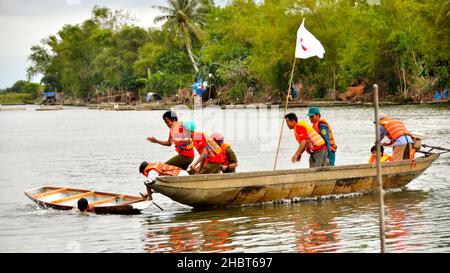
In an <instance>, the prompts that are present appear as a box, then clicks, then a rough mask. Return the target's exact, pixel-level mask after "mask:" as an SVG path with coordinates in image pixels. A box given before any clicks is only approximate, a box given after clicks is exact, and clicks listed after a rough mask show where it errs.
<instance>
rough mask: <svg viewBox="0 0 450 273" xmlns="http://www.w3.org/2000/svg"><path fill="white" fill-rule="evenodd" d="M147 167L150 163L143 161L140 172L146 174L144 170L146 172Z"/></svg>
mask: <svg viewBox="0 0 450 273" xmlns="http://www.w3.org/2000/svg"><path fill="white" fill-rule="evenodd" d="M147 166H148V162H147V161H142V163H141V166H139V172H140V173H144V170H145V168H147Z"/></svg>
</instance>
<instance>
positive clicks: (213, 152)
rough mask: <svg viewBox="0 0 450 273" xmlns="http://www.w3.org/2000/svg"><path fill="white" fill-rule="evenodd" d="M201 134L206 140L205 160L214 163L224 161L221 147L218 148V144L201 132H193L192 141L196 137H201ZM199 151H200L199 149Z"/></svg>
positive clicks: (196, 138)
mask: <svg viewBox="0 0 450 273" xmlns="http://www.w3.org/2000/svg"><path fill="white" fill-rule="evenodd" d="M200 134H203V136H204V138H205V140H206V146H205V149H206V158H205V161H206V162H214V163H223V161H224V152H223V151H222V148H220V146H219V144H217V143H216V142H215V141H214V140H213V139H212V138H210V137H209V136H208V135H206V134H205V133H202V132H195V135H194V142H195V141H196V140H198V139H201V137H202V136H201V135H200ZM199 152H200V151H199Z"/></svg>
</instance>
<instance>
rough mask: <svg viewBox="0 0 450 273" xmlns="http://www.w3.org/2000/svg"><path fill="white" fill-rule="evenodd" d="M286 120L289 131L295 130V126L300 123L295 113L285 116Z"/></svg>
mask: <svg viewBox="0 0 450 273" xmlns="http://www.w3.org/2000/svg"><path fill="white" fill-rule="evenodd" d="M284 119H286V124H287V126H288V127H289V129H294V127H295V125H296V124H297V122H298V118H297V115H296V114H294V113H289V114H287V115H286V116H284Z"/></svg>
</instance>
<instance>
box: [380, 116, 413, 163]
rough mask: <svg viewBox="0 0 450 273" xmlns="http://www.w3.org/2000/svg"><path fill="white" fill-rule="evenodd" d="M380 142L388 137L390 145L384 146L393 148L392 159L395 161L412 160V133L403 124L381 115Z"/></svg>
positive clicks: (384, 144)
mask: <svg viewBox="0 0 450 273" xmlns="http://www.w3.org/2000/svg"><path fill="white" fill-rule="evenodd" d="M379 121H380V141H381V140H382V139H383V138H384V137H387V138H389V140H390V142H389V143H383V144H382V145H383V146H391V145H392V146H393V147H392V150H393V153H392V158H393V159H394V161H399V160H404V159H410V155H411V149H412V144H413V143H414V142H413V140H412V138H411V133H410V132H409V131H408V130H407V129H406V127H405V125H404V124H403V122H401V121H400V120H396V119H393V118H391V117H389V116H386V115H380V117H379Z"/></svg>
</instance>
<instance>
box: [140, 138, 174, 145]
mask: <svg viewBox="0 0 450 273" xmlns="http://www.w3.org/2000/svg"><path fill="white" fill-rule="evenodd" d="M146 139H147V140H148V141H150V142H151V143H158V144H159V145H163V146H171V145H172V142H170V141H168V140H160V139H157V138H155V137H154V136H151V137H147V138H146Z"/></svg>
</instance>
